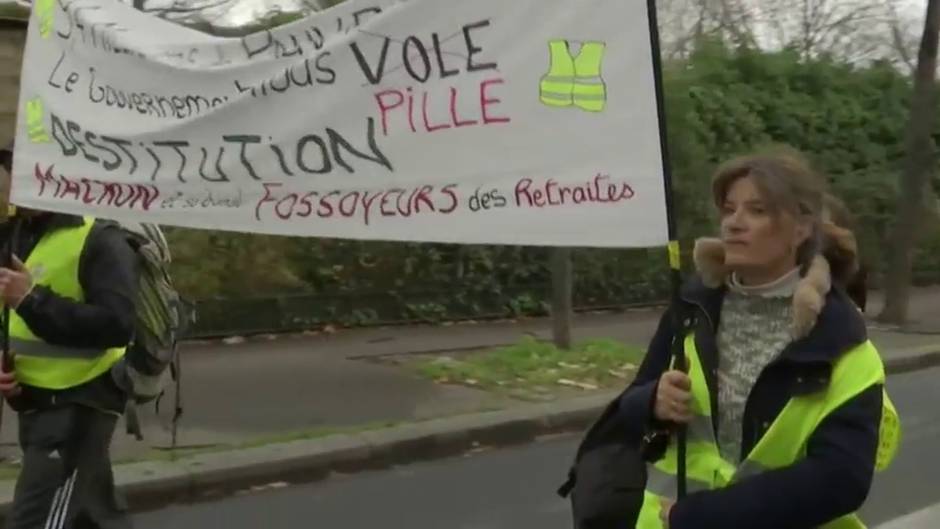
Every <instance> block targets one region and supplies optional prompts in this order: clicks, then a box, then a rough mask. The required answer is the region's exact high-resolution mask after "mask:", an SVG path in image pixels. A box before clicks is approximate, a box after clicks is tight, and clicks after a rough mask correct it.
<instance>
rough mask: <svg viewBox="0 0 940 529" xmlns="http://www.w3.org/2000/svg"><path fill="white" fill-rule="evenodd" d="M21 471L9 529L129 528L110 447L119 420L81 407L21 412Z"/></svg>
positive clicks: (7, 524) (8, 521)
mask: <svg viewBox="0 0 940 529" xmlns="http://www.w3.org/2000/svg"><path fill="white" fill-rule="evenodd" d="M19 419H20V432H19V433H20V446H21V448H22V449H23V468H22V471H21V473H20V477H19V480H18V481H17V483H16V491H15V493H14V497H13V508H12V510H11V513H10V516H9V518H8V520H7V523H6V526H5V527H6V528H7V529H128V528H130V527H131V523H130V518H129V516H128V515H127V509H126V507H125V506H124V505H123V502H122V501H119V499H118V496H117V491H116V488H115V486H114V474H113V473H112V470H111V459H110V454H109V448H110V446H111V438H112V437H113V435H114V429H115V426H116V424H117V419H118V417H117V416H116V415H113V414H108V413H105V412H102V411H99V410H95V409H92V408H88V407H85V406H79V405H74V404H73V405H66V406H62V407H59V408H54V409H48V410H40V411H32V412H23V413H20V416H19Z"/></svg>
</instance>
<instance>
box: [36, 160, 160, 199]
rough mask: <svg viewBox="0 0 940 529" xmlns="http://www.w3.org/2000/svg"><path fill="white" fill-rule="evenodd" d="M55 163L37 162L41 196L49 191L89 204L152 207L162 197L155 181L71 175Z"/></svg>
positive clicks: (54, 195)
mask: <svg viewBox="0 0 940 529" xmlns="http://www.w3.org/2000/svg"><path fill="white" fill-rule="evenodd" d="M54 170H55V166H52V165H50V166H48V167H42V166H41V165H39V164H38V163H37V164H36V165H35V166H34V169H33V175H34V176H35V177H36V180H37V181H38V182H39V193H38V194H39V196H40V197H43V196H46V195H47V194H49V195H51V196H52V197H53V198H57V199H60V200H72V201H74V202H81V203H83V204H88V205H96V206H112V207H117V208H125V209H135V210H140V211H150V209H151V208H152V207H153V205H154V203H155V202H156V201H157V199H158V198H160V189H159V188H157V186H155V185H152V184H136V183H135V184H131V183H122V182H107V181H102V180H98V179H94V178H85V177H82V178H70V177H66V176H65V175H61V174H59V175H56V174H54V173H53V171H54Z"/></svg>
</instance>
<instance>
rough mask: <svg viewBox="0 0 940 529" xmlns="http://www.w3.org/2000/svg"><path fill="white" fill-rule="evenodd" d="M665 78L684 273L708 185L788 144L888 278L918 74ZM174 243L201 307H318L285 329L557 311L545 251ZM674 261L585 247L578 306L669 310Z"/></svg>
mask: <svg viewBox="0 0 940 529" xmlns="http://www.w3.org/2000/svg"><path fill="white" fill-rule="evenodd" d="M664 77H665V79H664V85H665V97H666V108H667V119H668V134H669V147H670V156H671V161H672V169H673V175H674V182H675V188H676V189H675V190H676V203H677V211H678V217H679V221H680V234H681V235H682V237H683V239H684V240H685V242H686V244H685V250H686V255H685V260H686V261H688V250H689V249H690V248H691V244H690V242H691V240H692V239H693V238H695V237H698V236H701V235H704V234H708V233H714V232H715V221H714V215H713V212H712V211H713V206H712V204H711V198H710V190H709V179H710V176H711V173H712V172H713V171H714V169H715V167H716V165H717V164H719V163H721V162H722V161H723V160H726V159H727V158H729V157H731V156H734V155H736V154H742V153H745V152H747V151H749V150H751V149H754V148H757V147H760V146H763V145H766V144H769V143H782V144H789V145H791V146H793V147H795V148H797V149H800V150H801V151H803V152H805V153H806V154H807V155H808V156H810V157H811V159H812V160H813V161H814V162H815V163H816V164H817V166H818V167H819V168H820V169H821V170H822V171H824V172H825V174H827V175H828V177H829V180H830V183H831V187H832V189H833V190H834V191H835V192H836V194H837V195H839V196H841V197H842V198H843V199H844V200H845V201H846V202H847V204H848V206H849V207H850V209H851V211H852V212H853V214H854V215H855V217H856V220H857V224H858V226H857V234H858V237H859V240H860V244H861V248H862V253H863V256H864V259H865V261H866V262H867V264H868V265H869V266H870V267H871V269H872V272H873V275H874V277H875V278H876V279H877V276H878V275H879V274H880V272H881V270H882V263H883V262H884V257H885V256H884V255H883V248H884V246H885V245H884V242H885V237H886V234H887V230H888V227H889V225H890V223H891V222H892V220H893V216H894V211H895V200H896V182H897V178H898V174H899V171H900V165H901V162H902V159H903V142H904V134H905V126H906V122H907V118H908V101H909V99H910V95H911V85H910V82H909V79H908V78H907V77H905V76H904V75H902V74H900V73H899V72H897V71H896V70H894V69H892V68H891V67H889V66H887V65H880V64H876V65H874V66H871V67H865V68H858V67H853V66H851V65H847V64H841V63H838V62H834V61H831V60H829V59H826V58H820V59H812V60H809V61H806V60H802V59H801V58H800V57H799V56H798V54H797V53H794V52H790V51H782V52H777V53H766V52H759V51H753V50H747V49H740V50H731V49H729V48H728V47H726V46H724V45H722V44H720V43H716V42H707V41H706V42H702V43H700V45H699V46H698V49H697V51H696V52H695V53H694V54H693V55H692V56H691V57H690V58H689V59H688V60H686V61H684V62H681V63H673V64H667V65H666V66H665V74H664ZM651 133H652V131H651ZM931 229H932V230H934V231H936V227H933V228H931ZM171 240H172V243H173V249H174V251H175V254H176V258H177V263H176V268H175V270H174V271H175V274H176V277H177V278H178V280H179V281H180V283H181V284H182V285H183V287H184V290H186V291H187V293H188V294H189V295H190V296H192V297H195V298H197V299H199V298H207V297H217V296H221V297H225V298H246V297H247V298H254V297H265V296H271V295H289V294H296V293H298V292H305V293H309V294H310V295H311V297H310V298H308V299H307V300H306V302H304V303H301V302H300V301H299V300H297V301H296V302H291V303H293V304H294V305H292V306H294V308H295V309H296V310H297V312H295V313H290V314H292V315H287V316H283V317H279V319H278V321H280V322H282V323H278V324H277V325H281V324H283V325H299V324H301V323H303V324H304V325H312V324H322V323H335V322H339V323H351V324H354V323H363V322H365V323H374V322H380V321H400V320H417V321H426V322H436V321H441V320H445V319H455V318H474V317H483V316H519V315H537V314H545V313H546V311H547V303H548V300H549V299H550V298H549V293H550V272H549V268H548V263H549V261H550V258H549V252H548V251H547V250H546V249H544V248H521V247H509V246H492V247H489V246H454V245H440V244H414V243H384V242H358V241H339V240H326V239H300V238H286V237H260V236H246V235H231V234H212V233H205V232H191V231H184V230H174V232H173V233H172V234H171ZM938 256H940V237H937V236H932V237H931V238H929V240H928V243H927V244H925V245H924V246H923V247H922V248H921V249H920V250H919V251H918V252H917V254H916V265H915V267H916V269H917V274H916V275H917V278H918V281H919V282H929V281H937V280H940V257H938ZM665 263H666V257H665V253H664V252H663V251H662V250H661V249H655V250H578V251H576V252H574V270H575V289H574V291H575V297H576V300H575V304H576V306H578V307H602V306H612V305H623V304H628V303H631V302H643V301H649V300H653V299H661V298H662V297H663V296H664V295H665V293H666V292H667V291H668V290H667V289H668V284H667V282H666V280H667V276H666V274H665V266H664V265H665ZM226 310H229V309H225V310H223V309H220V310H219V313H220V314H222V313H224V312H225V311H226ZM229 319H231V317H229ZM285 321H286V322H289V323H283V322H285ZM271 325H275V324H274V323H272V324H271Z"/></svg>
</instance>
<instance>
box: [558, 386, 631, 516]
mask: <svg viewBox="0 0 940 529" xmlns="http://www.w3.org/2000/svg"><path fill="white" fill-rule="evenodd" d="M619 400H620V397H619V396H618V397H617V398H616V399H614V400H613V401H611V402H610V403H609V404H608V405H607V407H606V408H605V409H604V411H603V413H601V415H600V417H599V418H598V419H597V420H596V421H595V422H594V424H593V425H592V426H591V427H590V428H589V429H588V431H587V434H585V436H584V438H583V439H582V441H581V444H580V445H579V446H578V451H577V454H576V455H575V461H574V464H573V465H572V467H571V469H570V470H569V471H568V479H567V480H566V481H565V483H564V484H563V485H562V486H561V488H559V489H558V495H559V496H561V497H562V498H567V497H568V496H569V495H570V496H571V514H572V518H573V522H574V528H575V529H633V528H634V527H636V522H637V518H638V517H639V515H640V509H641V508H642V507H643V494H644V490H645V489H646V461H645V460H644V458H643V451H642V446H641V442H642V441H641V440H635V442H631V440H629V439H628V437H627V435H626V433H625V432H624V431H623V427H622V424H620V422H619V418H618V416H617V413H618V411H617V408H618V405H619V402H618V401H619Z"/></svg>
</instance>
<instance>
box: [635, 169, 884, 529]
mask: <svg viewBox="0 0 940 529" xmlns="http://www.w3.org/2000/svg"><path fill="white" fill-rule="evenodd" d="M824 197H825V192H824V188H823V184H822V179H821V178H819V177H818V175H816V174H815V173H814V172H813V171H812V169H811V168H810V167H809V165H808V164H807V163H805V161H803V160H802V159H801V158H800V157H799V156H798V155H796V154H794V153H790V152H774V153H767V154H756V155H751V156H745V157H741V158H738V159H735V160H732V161H730V162H728V163H726V164H725V165H723V166H722V167H720V168H719V169H718V171H717V172H716V174H715V176H714V178H713V181H712V198H713V200H714V204H715V206H716V208H717V210H718V213H719V215H720V225H721V235H720V238H716V239H703V240H700V241H698V242H697V244H696V248H695V263H696V267H697V271H698V274H697V276H696V277H695V279H693V280H692V281H690V282H689V283H687V284H686V285H684V287H683V289H682V292H681V296H680V302H679V303H678V305H673V306H671V307H670V308H669V310H668V311H667V314H665V315H664V317H663V318H662V321H661V323H660V325H659V328H658V330H657V332H656V335H655V337H654V338H653V340H652V342H651V345H650V348H649V351H648V353H647V356H646V359H645V360H644V362H643V365H642V366H641V367H640V369H639V371H638V373H637V377H636V380H635V381H634V382H633V383H632V384H631V386H630V387H629V388H628V389H627V390H626V391H625V392H624V394H623V395H622V397H621V399H620V401H619V414H620V417H621V419H625V421H624V422H625V424H628V425H630V427H631V432H632V433H634V434H636V435H637V436H638V437H642V439H643V446H644V453H645V456H646V458H647V460H648V462H649V464H648V466H647V473H648V478H647V484H646V492H645V494H644V502H643V508H642V510H641V512H640V517H639V521H638V523H637V527H638V528H642V529H647V528H663V527H666V528H671V529H712V528H713V529H727V528H729V527H734V528H739V529H772V528H777V527H779V528H787V529H803V528H805V529H810V528H816V527H825V528H827V529H856V528H863V527H865V526H864V525H863V524H862V522H861V521H860V520H859V518H858V517H857V516H856V515H855V514H854V513H855V512H856V511H857V510H858V509H859V507H861V505H862V504H863V503H864V501H865V499H866V497H867V495H868V491H869V488H870V486H871V482H872V476H873V474H874V472H875V470H876V469H881V468H883V467H885V466H886V465H887V464H888V463H889V462H890V460H891V459H892V457H893V455H894V452H895V450H896V447H897V440H898V435H899V425H898V419H897V414H896V412H895V410H894V408H893V406H892V405H891V401H890V399H888V398H887V393H886V392H885V390H884V383H885V372H884V366H883V365H882V362H881V358H880V356H879V354H878V352H877V350H876V349H875V347H874V346H873V345H872V344H871V342H870V341H869V340H868V338H867V335H866V329H865V321H864V319H863V318H862V316H861V314H860V312H859V310H858V308H857V307H856V306H855V304H854V303H853V302H852V301H851V300H850V299H849V298H848V296H847V295H846V294H845V293H844V291H843V289H842V288H841V286H840V285H843V284H845V281H846V278H839V277H833V275H832V271H833V270H851V271H852V272H853V273H854V271H855V270H854V268H852V267H845V266H839V267H837V268H832V269H831V268H830V266H829V261H828V260H827V259H826V257H825V256H826V255H827V254H832V255H835V253H837V252H838V253H839V255H840V256H841V258H842V259H843V263H842V264H844V256H845V255H846V252H845V250H846V248H845V245H846V237H845V231H844V229H840V228H836V227H835V226H834V225H833V224H831V222H828V220H824V219H826V218H827V217H828V215H826V212H825V207H824V204H825V200H824ZM839 230H841V231H839ZM836 233H839V234H840V236H839V237H830V236H827V234H833V235H834V234H836ZM850 242H851V243H852V245H851V246H852V248H851V250H852V252H854V240H853V241H850ZM836 246H838V247H836ZM853 255H854V254H853ZM674 311H677V312H674ZM673 316H678V318H673ZM673 321H677V322H681V324H680V326H679V327H678V328H676V327H675V325H674V324H673ZM674 339H678V340H681V341H682V343H683V346H684V351H685V356H686V366H673V365H671V363H672V356H671V355H670V344H671V343H672V341H673V340H674ZM679 425H683V426H685V430H686V438H687V446H686V449H687V454H686V460H685V462H686V473H687V474H686V479H687V490H688V494H687V495H686V496H685V497H682V498H677V495H676V487H677V467H678V462H677V450H676V448H677V443H676V439H677V436H676V435H675V432H676V429H677V426H679Z"/></svg>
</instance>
